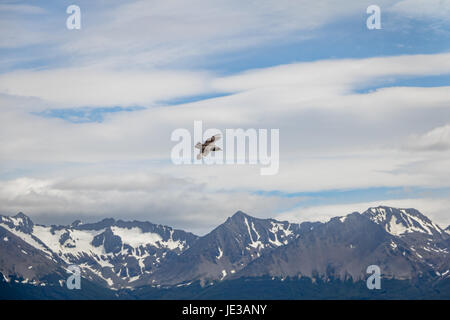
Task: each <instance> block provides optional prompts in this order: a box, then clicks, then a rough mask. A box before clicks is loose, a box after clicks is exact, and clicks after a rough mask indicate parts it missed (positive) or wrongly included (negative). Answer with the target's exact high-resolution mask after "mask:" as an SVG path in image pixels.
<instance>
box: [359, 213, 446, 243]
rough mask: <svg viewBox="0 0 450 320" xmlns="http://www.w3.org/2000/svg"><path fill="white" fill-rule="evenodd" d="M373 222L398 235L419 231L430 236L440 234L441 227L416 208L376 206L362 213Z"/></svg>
mask: <svg viewBox="0 0 450 320" xmlns="http://www.w3.org/2000/svg"><path fill="white" fill-rule="evenodd" d="M363 215H365V216H366V217H368V218H369V219H370V220H372V221H373V222H375V223H377V224H379V225H381V226H383V227H384V229H385V230H386V231H387V232H389V233H390V234H392V235H395V236H399V235H405V234H408V233H413V232H419V233H424V234H428V235H430V236H435V235H440V234H442V229H441V228H440V227H439V226H437V225H436V224H434V223H433V222H432V221H431V220H430V219H428V218H427V217H426V216H425V215H423V214H422V213H420V212H419V211H418V210H416V209H411V208H409V209H404V208H393V207H387V206H378V207H372V208H369V209H368V210H367V211H365V212H364V213H363Z"/></svg>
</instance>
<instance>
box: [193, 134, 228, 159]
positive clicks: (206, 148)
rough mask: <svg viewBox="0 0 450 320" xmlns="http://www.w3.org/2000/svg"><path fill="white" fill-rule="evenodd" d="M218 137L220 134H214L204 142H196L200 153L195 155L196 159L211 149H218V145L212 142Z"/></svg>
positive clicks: (205, 154) (204, 155)
mask: <svg viewBox="0 0 450 320" xmlns="http://www.w3.org/2000/svg"><path fill="white" fill-rule="evenodd" d="M219 139H220V134H216V135H214V136H212V137H211V138H209V139H207V140H206V141H205V143H203V144H202V143H201V142H198V143H197V144H196V145H195V147H196V148H197V149H200V153H199V154H198V155H197V160H200V159H201V158H202V157H206V156H207V155H208V154H209V153H210V152H211V151H220V150H222V149H220V148H219V147H218V146H216V145H215V144H214V143H215V142H216V141H217V140H219Z"/></svg>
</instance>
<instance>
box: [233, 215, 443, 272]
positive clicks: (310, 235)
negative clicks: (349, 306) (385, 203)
mask: <svg viewBox="0 0 450 320" xmlns="http://www.w3.org/2000/svg"><path fill="white" fill-rule="evenodd" d="M302 230H303V232H301V233H300V235H299V237H298V238H297V239H296V240H295V241H293V242H292V243H290V244H288V245H287V246H285V247H283V248H280V249H279V250H276V251H274V252H273V253H272V254H270V255H268V256H263V257H261V259H258V260H255V261H254V262H252V263H250V264H249V265H248V266H247V267H246V268H245V269H243V270H242V271H241V272H240V273H239V274H236V275H235V276H236V277H244V276H245V277H255V276H256V277H257V276H263V275H270V276H274V277H281V278H283V277H287V276H290V277H298V276H306V277H318V278H321V279H330V278H334V279H336V278H338V279H342V280H346V279H349V278H352V279H353V280H360V279H364V278H366V277H367V274H366V268H367V266H369V265H378V266H379V267H380V268H381V270H382V273H383V276H384V277H386V278H395V279H412V278H417V277H421V276H424V275H430V274H432V275H434V276H438V277H441V276H449V275H450V254H449V252H450V247H449V243H448V238H449V237H448V236H447V235H446V233H445V232H443V230H442V229H441V228H440V227H439V226H437V225H436V224H434V223H433V222H431V221H430V220H429V219H428V218H427V217H425V216H424V215H422V214H421V213H420V212H418V211H417V210H414V209H396V208H390V207H377V208H370V209H369V210H367V211H366V212H364V213H363V214H360V213H357V212H355V213H352V214H349V215H347V216H344V217H336V218H333V219H331V220H330V221H329V222H326V223H321V224H317V225H316V226H315V227H314V228H312V229H310V230H308V229H306V228H303V229H302Z"/></svg>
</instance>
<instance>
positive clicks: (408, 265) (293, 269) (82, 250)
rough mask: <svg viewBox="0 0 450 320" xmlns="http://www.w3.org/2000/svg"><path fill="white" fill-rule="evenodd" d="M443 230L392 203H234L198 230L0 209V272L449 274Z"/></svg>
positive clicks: (123, 281) (107, 283)
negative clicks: (297, 218) (374, 268)
mask: <svg viewBox="0 0 450 320" xmlns="http://www.w3.org/2000/svg"><path fill="white" fill-rule="evenodd" d="M447 231H449V230H448V228H447V229H446V230H444V229H442V228H440V227H439V226H438V225H436V224H435V223H433V222H432V221H431V220H430V219H428V218H427V217H426V216H424V215H423V214H421V213H420V212H418V211H417V210H414V209H397V208H390V207H377V208H369V209H368V210H367V211H366V212H364V213H362V214H361V213H357V212H354V213H351V214H349V215H347V216H343V217H335V218H332V219H331V220H330V221H328V222H326V223H320V222H304V223H301V224H294V223H289V222H285V221H277V220H274V219H258V218H255V217H251V216H249V215H247V214H245V213H243V212H240V211H239V212H237V213H235V214H234V215H233V216H232V217H230V218H228V219H227V220H226V221H225V222H224V223H223V224H221V225H219V226H218V227H217V228H215V229H214V230H212V231H211V232H210V233H208V234H206V235H205V236H202V237H198V236H196V235H193V234H191V233H189V232H185V231H181V230H174V229H172V228H170V227H166V226H161V225H155V224H152V223H150V222H138V221H132V222H126V221H121V220H119V221H116V220H114V219H104V220H102V221H100V222H97V223H90V224H83V223H81V222H80V221H76V222H74V223H72V224H71V225H68V226H43V225H38V224H34V223H33V222H32V221H31V219H29V218H28V217H27V216H26V215H24V214H22V213H19V214H17V215H16V216H13V217H6V216H0V244H1V246H0V273H1V274H2V275H3V277H4V281H6V280H8V281H10V279H12V278H13V277H15V278H18V279H21V280H19V282H22V281H23V282H27V283H32V284H35V285H36V286H40V285H46V284H48V283H49V281H50V280H49V279H56V280H55V281H56V282H60V281H64V280H65V279H66V277H67V273H66V268H67V266H68V265H71V264H76V265H78V266H80V268H81V269H82V276H83V277H84V278H85V279H87V280H89V281H92V282H94V283H97V284H99V285H101V286H103V287H107V288H110V289H127V288H128V289H135V288H138V287H141V288H142V287H156V288H157V287H160V286H163V287H173V288H176V287H179V286H189V285H190V284H191V283H193V282H196V281H200V283H201V284H202V285H205V284H208V283H218V282H224V281H227V280H233V279H240V278H243V277H245V278H252V277H264V276H270V277H273V278H277V279H284V278H286V277H295V278H298V277H308V278H311V279H317V278H320V279H344V280H345V279H347V280H348V279H353V280H354V281H357V280H361V279H364V278H365V277H366V276H367V274H366V268H367V266H369V265H372V264H376V265H378V266H380V268H381V270H382V274H383V277H385V278H394V279H416V278H421V277H434V278H436V279H437V280H439V279H445V278H449V277H450V253H449V252H450V236H449V234H448V232H447ZM0 281H2V279H0ZM15 281H17V280H15Z"/></svg>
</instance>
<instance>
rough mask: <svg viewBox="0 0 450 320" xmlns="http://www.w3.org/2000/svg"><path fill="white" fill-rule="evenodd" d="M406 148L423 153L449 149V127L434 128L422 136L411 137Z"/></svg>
mask: <svg viewBox="0 0 450 320" xmlns="http://www.w3.org/2000/svg"><path fill="white" fill-rule="evenodd" d="M406 147H407V148H410V149H413V150H424V151H446V150H449V149H450V125H448V124H447V125H445V126H441V127H437V128H434V129H433V130H431V131H428V132H426V133H424V134H422V135H417V134H415V135H412V136H411V138H410V140H409V141H408V143H407V144H406Z"/></svg>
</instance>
